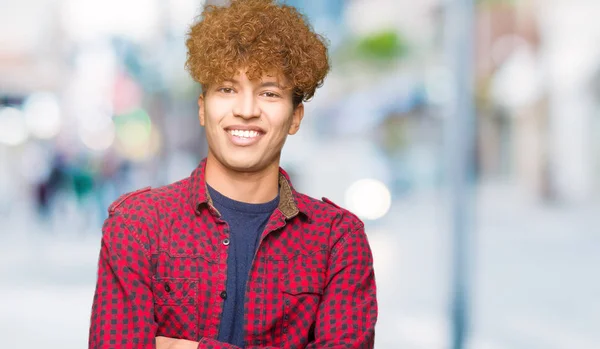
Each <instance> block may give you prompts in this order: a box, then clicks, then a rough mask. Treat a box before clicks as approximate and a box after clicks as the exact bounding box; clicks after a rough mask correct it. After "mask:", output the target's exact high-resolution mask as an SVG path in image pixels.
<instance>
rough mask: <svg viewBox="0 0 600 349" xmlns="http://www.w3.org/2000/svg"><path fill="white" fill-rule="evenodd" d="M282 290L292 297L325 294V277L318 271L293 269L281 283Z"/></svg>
mask: <svg viewBox="0 0 600 349" xmlns="http://www.w3.org/2000/svg"><path fill="white" fill-rule="evenodd" d="M280 286H281V290H282V291H283V292H285V293H289V294H292V295H297V294H302V293H313V294H321V295H322V294H323V288H324V287H325V275H324V274H323V273H322V272H321V271H319V270H316V269H307V268H298V269H292V270H290V271H289V272H288V274H287V275H286V276H285V277H284V278H283V279H282V280H281V282H280Z"/></svg>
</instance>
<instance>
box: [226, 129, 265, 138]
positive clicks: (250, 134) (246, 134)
mask: <svg viewBox="0 0 600 349" xmlns="http://www.w3.org/2000/svg"><path fill="white" fill-rule="evenodd" d="M227 132H228V133H229V134H230V135H232V136H235V137H240V138H256V137H258V136H259V135H260V133H258V132H257V131H252V130H250V131H248V130H227Z"/></svg>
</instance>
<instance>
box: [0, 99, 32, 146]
mask: <svg viewBox="0 0 600 349" xmlns="http://www.w3.org/2000/svg"><path fill="white" fill-rule="evenodd" d="M28 137H29V132H28V131H27V125H26V124H25V118H24V117H23V112H22V111H21V110H19V109H17V108H13V107H6V108H1V109H0V143H3V144H6V145H9V146H17V145H20V144H22V143H24V142H25V141H26V140H27V138H28Z"/></svg>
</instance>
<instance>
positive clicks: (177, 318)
mask: <svg viewBox="0 0 600 349" xmlns="http://www.w3.org/2000/svg"><path fill="white" fill-rule="evenodd" d="M197 291H198V281H197V280H192V279H181V278H167V277H162V278H161V277H153V278H152V292H153V294H154V316H155V319H157V321H158V333H157V336H166V337H173V338H186V339H190V340H197V339H198V307H197V300H198V292H197Z"/></svg>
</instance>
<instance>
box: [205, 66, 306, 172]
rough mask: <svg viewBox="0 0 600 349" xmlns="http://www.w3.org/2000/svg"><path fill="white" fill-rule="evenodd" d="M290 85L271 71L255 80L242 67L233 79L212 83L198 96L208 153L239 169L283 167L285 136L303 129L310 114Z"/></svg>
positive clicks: (223, 163) (253, 169) (230, 166)
mask: <svg viewBox="0 0 600 349" xmlns="http://www.w3.org/2000/svg"><path fill="white" fill-rule="evenodd" d="M287 85H288V82H287V81H286V80H285V79H283V78H277V77H275V76H268V75H265V76H263V77H262V79H260V80H252V81H251V80H248V78H247V77H246V74H245V72H244V71H243V70H240V71H239V72H238V74H237V75H236V76H234V77H233V78H232V79H230V80H227V81H223V82H221V83H216V84H213V85H210V86H208V87H207V89H206V91H205V93H204V94H203V95H202V96H200V98H199V99H198V106H199V117H200V124H201V125H202V126H204V128H205V130H206V139H207V141H208V148H209V154H208V156H209V157H213V158H215V159H216V160H217V161H218V162H219V163H221V164H222V165H223V166H225V167H226V168H228V169H230V170H234V171H238V172H260V171H263V170H265V169H267V168H269V167H279V158H280V156H281V149H282V148H283V145H284V143H285V140H286V138H287V136H288V135H293V134H295V133H296V132H297V131H298V129H299V128H300V122H301V121H302V117H303V116H304V106H303V105H302V104H299V105H298V106H297V107H296V108H294V106H293V103H292V89H289V88H288V89H285V88H284V86H287Z"/></svg>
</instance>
